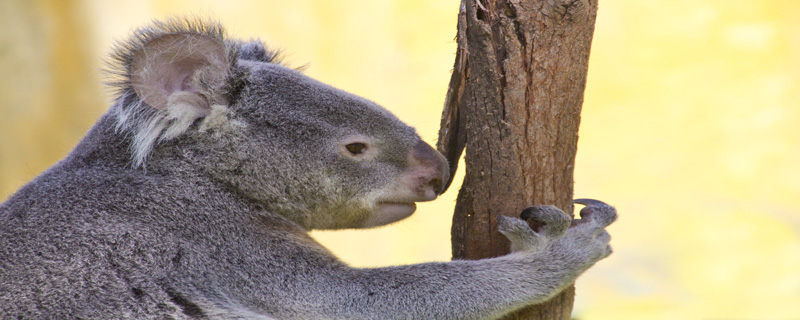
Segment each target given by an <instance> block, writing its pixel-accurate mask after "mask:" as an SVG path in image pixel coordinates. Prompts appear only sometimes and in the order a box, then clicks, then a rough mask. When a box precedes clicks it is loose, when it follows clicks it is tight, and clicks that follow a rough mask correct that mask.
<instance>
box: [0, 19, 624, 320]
mask: <svg viewBox="0 0 800 320" xmlns="http://www.w3.org/2000/svg"><path fill="white" fill-rule="evenodd" d="M108 71H109V85H110V86H111V88H112V89H113V90H115V92H116V97H115V99H114V101H113V103H112V105H111V107H110V109H109V111H108V112H107V113H106V114H104V115H103V116H101V118H100V119H99V120H98V121H97V123H96V124H95V125H94V126H93V127H92V128H91V129H90V131H89V132H88V133H87V134H86V136H85V137H84V138H83V139H82V140H81V141H80V142H79V144H78V145H77V146H76V147H75V148H74V149H73V150H72V151H71V152H70V153H69V154H68V155H67V156H66V158H65V159H63V160H61V161H60V162H58V163H57V164H55V165H54V166H52V167H51V168H49V169H48V170H47V171H45V172H44V173H42V174H41V175H40V176H38V177H36V178H35V179H34V180H33V181H31V182H30V183H28V184H27V185H25V186H23V187H22V188H21V189H20V190H18V191H17V192H16V193H15V194H13V195H12V196H10V197H9V198H8V199H7V201H5V202H4V203H3V204H2V205H0V318H3V319H10V318H25V319H38V318H41V319H66V318H70V319H73V318H82V319H123V318H135V319H493V318H498V317H502V316H503V315H505V314H508V313H509V312H513V311H514V310H517V309H519V308H522V307H524V306H526V305H530V304H534V303H538V302H542V301H544V300H546V299H548V298H550V297H552V296H554V295H555V294H557V293H558V292H559V291H560V290H562V289H563V288H565V287H567V286H568V285H569V284H571V283H572V282H574V281H575V279H576V278H577V277H578V276H579V275H580V274H581V273H582V272H583V271H585V270H586V269H588V268H589V267H590V266H592V265H593V264H594V263H595V262H597V261H598V260H600V259H602V258H604V257H606V256H607V255H609V254H610V253H611V249H610V247H609V244H608V243H609V235H608V233H607V232H606V231H605V228H606V226H608V225H609V224H611V222H613V221H614V220H615V218H616V212H615V210H614V208H612V207H611V206H609V205H607V204H605V203H602V202H599V201H596V200H588V199H582V200H576V203H579V204H583V205H586V207H585V208H583V209H582V210H581V219H576V220H573V219H572V218H571V216H570V215H567V214H566V213H564V212H562V211H560V210H559V209H557V208H555V207H552V206H535V207H531V208H529V209H526V210H525V211H524V212H523V213H522V218H523V219H519V218H513V217H500V219H499V223H498V225H499V231H500V232H501V233H503V234H504V235H505V236H506V237H508V239H509V240H510V243H511V253H510V254H508V255H505V256H502V257H497V258H491V259H484V260H477V261H451V262H436V263H424V264H414V265H404V266H395V267H384V268H367V269H364V268H354V267H350V266H348V265H347V264H345V263H343V262H341V261H340V260H338V259H337V258H336V257H335V256H333V255H332V254H331V253H330V252H329V251H328V250H326V249H325V248H324V247H323V246H322V245H320V244H319V243H317V242H316V241H314V240H313V239H312V238H311V237H309V235H308V233H307V232H308V231H309V230H313V229H344V228H369V227H375V226H381V225H386V224H389V223H392V222H395V221H398V220H401V219H403V218H405V217H408V216H409V215H411V214H412V213H413V212H414V211H415V209H416V205H415V203H416V202H421V201H430V200H433V199H435V198H436V197H437V196H438V195H439V194H440V193H441V192H442V189H443V185H444V184H445V183H447V182H448V181H449V179H450V177H449V176H448V171H449V170H448V164H447V161H446V160H445V159H444V157H443V156H442V155H441V154H440V153H438V152H437V151H436V150H434V149H433V148H432V147H430V146H429V145H428V144H426V143H425V142H423V141H422V140H421V139H420V137H419V136H418V135H417V133H416V131H415V130H414V129H413V128H412V127H410V126H408V125H406V124H405V123H403V122H401V121H400V120H398V119H397V118H396V117H395V116H394V115H392V114H391V113H390V112H389V111H387V110H385V109H384V108H382V107H381V106H379V105H377V104H375V103H373V102H371V101H368V100H366V99H363V98H360V97H357V96H355V95H352V94H349V93H347V92H344V91H341V90H338V89H335V88H333V87H331V86H328V85H325V84H323V83H320V82H318V81H316V80H314V79H311V78H309V77H307V76H305V75H303V74H302V73H301V72H299V71H297V70H294V69H292V68H288V67H286V66H284V65H282V64H281V63H280V59H279V57H278V55H277V54H276V53H275V51H271V50H269V49H267V47H265V46H264V44H262V43H261V42H260V41H258V40H249V41H242V40H235V39H229V38H227V37H226V35H225V32H224V31H223V29H222V27H221V26H220V25H219V24H218V23H215V22H209V21H205V20H203V19H194V18H173V19H167V20H163V21H156V22H153V23H152V24H151V25H149V26H146V27H143V28H141V29H138V30H137V31H134V32H133V33H132V35H131V36H130V38H129V39H127V40H125V41H123V42H119V43H118V44H117V45H116V47H115V48H114V51H113V53H112V55H111V58H110V59H109V66H108ZM526 220H527V221H526ZM528 221H535V222H536V225H537V226H539V227H538V228H537V229H536V230H534V229H532V228H530V227H529V224H528Z"/></svg>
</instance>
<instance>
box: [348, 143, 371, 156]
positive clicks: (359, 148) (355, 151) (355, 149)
mask: <svg viewBox="0 0 800 320" xmlns="http://www.w3.org/2000/svg"><path fill="white" fill-rule="evenodd" d="M344 147H345V149H347V151H349V152H350V154H352V155H359V154H362V153H364V152H366V151H367V144H366V143H362V142H353V143H351V144H348V145H346V146H344Z"/></svg>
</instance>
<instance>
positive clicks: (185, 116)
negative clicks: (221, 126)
mask: <svg viewBox="0 0 800 320" xmlns="http://www.w3.org/2000/svg"><path fill="white" fill-rule="evenodd" d="M201 99H202V97H200V96H198V95H197V94H195V93H191V92H183V91H181V92H176V93H174V94H172V95H171V96H170V97H169V102H168V105H167V109H166V110H159V109H156V108H151V107H149V106H146V105H143V104H144V102H142V101H141V100H139V99H134V101H135V102H134V104H136V105H131V106H125V107H122V106H117V108H115V110H116V113H115V115H116V118H117V131H118V132H120V131H124V132H129V133H131V134H133V139H132V142H131V153H132V162H133V166H134V167H140V166H142V165H144V163H145V161H146V160H147V157H148V155H149V154H150V152H151V151H152V150H153V147H155V145H156V144H158V143H159V142H162V141H169V140H172V139H174V138H176V137H178V136H180V135H181V134H182V133H184V132H186V131H187V130H188V129H189V127H190V126H191V125H192V123H194V122H195V121H196V120H197V119H200V118H203V117H207V116H209V115H212V110H214V109H219V108H222V109H225V110H227V107H224V106H221V105H215V106H214V108H213V109H212V108H209V107H205V106H206V105H207V103H206V102H205V101H202V100H201ZM125 100H126V99H120V100H119V101H125ZM120 103H121V102H120ZM219 112H220V111H217V112H216V113H219ZM215 118H218V117H215ZM222 119H227V117H225V116H223V117H222ZM222 119H216V120H215V122H220V121H223V120H222ZM204 123H205V121H204Z"/></svg>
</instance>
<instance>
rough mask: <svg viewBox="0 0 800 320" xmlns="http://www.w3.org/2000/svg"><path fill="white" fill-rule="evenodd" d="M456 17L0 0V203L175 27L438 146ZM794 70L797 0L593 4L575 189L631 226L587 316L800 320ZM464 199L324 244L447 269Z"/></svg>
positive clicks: (361, 2)
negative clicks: (323, 87) (177, 22)
mask: <svg viewBox="0 0 800 320" xmlns="http://www.w3.org/2000/svg"><path fill="white" fill-rule="evenodd" d="M457 10H458V1H457V0H447V1H444V0H433V1H430V0H429V1H423V0H395V1H383V0H358V1H356V0H348V1H343V0H337V1H327V0H320V1H298V0H293V1H241V0H220V1H188V0H186V1H180V0H175V1H100V0H85V1H56V0H53V1H24V0H18V1H17V0H0V71H2V78H1V79H0V199H3V198H5V197H7V196H8V195H10V194H11V193H12V192H13V191H14V190H16V189H17V188H18V187H20V186H21V185H22V184H24V183H25V182H26V181H28V180H29V179H31V178H32V177H34V176H35V175H36V174H38V173H40V172H41V171H43V170H45V169H46V168H47V167H48V166H50V165H51V164H53V163H54V162H55V161H57V160H58V159H60V158H62V157H63V156H64V155H65V154H66V153H67V152H69V150H70V149H71V148H72V146H73V145H74V144H75V143H76V142H77V141H78V139H79V138H80V137H81V136H82V135H83V134H84V133H85V132H86V130H87V129H88V128H89V127H90V126H91V124H92V123H93V122H94V120H96V119H97V118H98V117H99V116H100V115H101V114H102V113H103V112H104V111H105V109H106V107H107V101H108V94H107V91H104V89H103V88H102V87H101V86H100V85H99V83H100V82H101V79H102V78H101V75H100V72H99V70H100V68H101V66H102V62H101V61H102V58H103V56H104V54H105V53H107V52H108V48H109V47H110V45H111V43H112V41H113V40H114V39H120V38H123V37H124V36H125V35H126V34H127V32H128V31H129V30H130V29H131V28H134V27H137V26H140V25H142V24H145V23H146V22H147V21H149V20H150V19H152V18H158V17H164V16H167V15H171V14H201V15H209V16H214V17H217V18H218V19H220V20H221V21H222V22H223V23H224V24H225V25H226V26H227V28H228V31H229V33H230V34H231V35H233V36H236V37H244V38H248V37H260V38H261V39H263V40H265V41H267V42H268V43H270V44H271V45H272V46H274V47H276V48H282V49H284V50H285V53H286V54H287V56H288V61H289V62H290V63H291V64H293V65H296V66H299V65H303V64H306V63H309V68H308V69H307V71H306V73H307V74H308V75H310V76H312V77H315V78H317V79H320V80H322V81H324V82H327V83H330V84H333V85H335V86H337V87H339V88H342V89H345V90H348V91H351V92H354V93H356V94H359V95H362V96H364V97H367V98H369V99H371V100H374V101H376V102H378V103H380V104H383V105H384V106H386V107H387V108H389V109H391V110H392V111H394V112H395V113H396V114H398V116H399V117H400V118H401V119H403V120H406V121H407V122H409V123H411V124H412V125H414V126H416V127H417V128H418V129H419V132H420V133H421V134H422V135H423V137H424V139H425V140H427V141H429V142H431V143H433V142H435V139H436V132H437V129H438V125H439V118H440V112H441V107H442V103H443V99H444V93H445V90H446V88H447V82H448V79H449V73H450V69H451V68H452V63H453V58H454V51H455V43H454V42H453V38H454V36H455V24H456V14H457ZM798 57H800V1H792V0H784V1H780V0H772V1H767V0H764V1H756V0H751V1H745V0H728V1H710V0H696V1H688V0H669V1H667V0H660V1H655V0H653V1H621V0H601V1H600V10H599V16H598V20H597V26H596V32H595V38H594V43H593V48H592V56H591V60H590V68H589V81H588V86H587V90H586V101H585V104H584V109H583V123H582V125H581V132H580V134H581V138H580V142H579V147H578V158H577V169H576V184H575V189H576V196H577V197H593V198H598V199H603V200H605V201H607V202H609V203H611V204H613V205H615V206H616V207H617V208H618V209H619V211H620V219H619V221H618V222H617V223H616V224H615V225H613V226H612V227H611V228H610V231H611V234H612V235H613V237H614V239H613V241H612V243H613V245H614V248H615V253H614V254H613V255H612V256H611V257H610V258H608V259H606V260H604V261H601V262H600V263H598V264H597V265H596V266H595V267H594V268H593V269H591V270H590V271H589V272H588V273H587V274H586V275H584V276H583V277H581V278H580V279H579V280H578V284H577V287H578V295H577V302H576V305H575V316H576V317H578V318H581V319H800V201H799V200H800V128H798V126H800V108H798V107H800V105H798V102H800V90H798V89H800V86H799V84H798V80H800V75H799V74H800V58H798ZM456 179H457V181H456V183H460V176H458V177H457V178H456ZM455 190H458V185H455V186H454V187H452V188H451V191H449V192H448V193H447V194H445V195H444V196H443V198H442V199H440V200H438V201H436V202H433V203H426V204H422V205H420V209H419V211H418V212H417V213H416V214H415V216H413V217H412V218H410V219H408V220H407V221H404V222H401V223H397V224H395V225H392V226H389V227H384V228H379V229H376V230H368V231H345V232H315V233H314V236H315V237H316V238H318V239H319V240H320V241H322V242H323V243H324V244H325V245H326V246H328V247H329V248H331V249H332V250H333V251H334V252H335V253H337V254H338V255H340V256H341V257H342V258H343V259H344V260H345V261H347V262H349V263H351V264H352V265H356V266H381V265H392V264H405V263H415V262H423V261H431V260H437V261H444V260H448V259H449V257H450V245H449V230H450V229H449V228H450V214H451V210H452V206H453V203H454V198H455Z"/></svg>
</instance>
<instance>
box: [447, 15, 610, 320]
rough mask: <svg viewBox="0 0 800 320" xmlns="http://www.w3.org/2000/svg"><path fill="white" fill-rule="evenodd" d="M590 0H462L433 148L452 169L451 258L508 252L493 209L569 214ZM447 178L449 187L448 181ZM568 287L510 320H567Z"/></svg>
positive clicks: (592, 18)
mask: <svg viewBox="0 0 800 320" xmlns="http://www.w3.org/2000/svg"><path fill="white" fill-rule="evenodd" d="M596 16H597V2H596V0H462V1H461V10H460V13H459V20H458V33H457V41H458V51H457V53H456V61H455V66H454V68H453V75H452V78H451V79H450V87H449V89H448V93H447V98H446V101H445V107H444V112H443V115H442V125H441V128H440V131H439V142H438V144H437V147H438V149H439V151H441V152H442V153H444V154H445V155H446V156H447V158H448V160H449V161H450V164H451V177H452V176H453V175H452V173H454V172H455V170H456V165H457V163H458V162H457V161H458V158H459V157H460V155H461V152H462V151H463V150H464V147H465V146H466V154H465V157H464V159H465V162H466V177H465V178H464V183H463V185H462V187H461V190H460V192H459V194H458V200H457V202H456V208H455V214H454V216H453V229H452V244H453V258H454V259H482V258H488V257H496V256H501V255H505V254H507V253H508V250H509V244H508V241H507V240H506V239H505V238H504V237H503V236H502V235H501V234H499V233H498V232H497V215H501V214H502V215H509V216H519V213H520V212H521V211H522V209H524V208H526V207H529V206H531V205H535V204H552V205H556V206H558V207H559V208H561V209H562V210H564V211H565V212H568V213H569V212H572V209H573V207H572V186H573V165H574V163H575V152H576V148H577V142H578V125H579V123H580V111H581V105H582V104H583V92H584V88H585V87H586V72H587V69H588V59H589V49H590V46H591V41H592V34H593V32H594V23H595V18H596ZM448 184H449V183H448ZM573 298H574V288H573V287H570V288H568V289H567V290H565V291H564V292H563V293H561V294H560V295H558V296H556V297H555V298H553V299H552V300H550V301H548V302H545V303H542V304H539V305H534V306H530V307H528V308H525V309H523V310H520V311H519V312H517V313H515V314H513V315H510V316H508V317H507V318H508V319H569V318H570V316H571V311H572V303H573Z"/></svg>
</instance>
